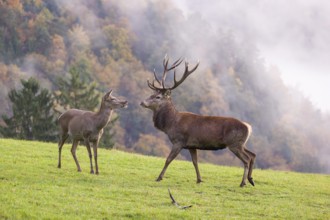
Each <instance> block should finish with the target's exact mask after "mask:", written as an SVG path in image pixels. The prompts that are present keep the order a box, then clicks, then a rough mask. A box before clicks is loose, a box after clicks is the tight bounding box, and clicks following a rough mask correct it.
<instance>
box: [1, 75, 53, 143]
mask: <svg viewBox="0 0 330 220" xmlns="http://www.w3.org/2000/svg"><path fill="white" fill-rule="evenodd" d="M21 83H22V86H23V88H22V89H21V90H16V89H13V90H11V91H10V92H9V94H8V96H9V99H10V101H11V102H12V109H13V116H12V117H9V116H7V115H3V116H2V118H3V120H4V122H5V123H6V126H3V127H0V132H1V133H2V135H3V136H4V137H10V138H17V139H28V140H41V141H54V140H56V132H55V129H56V126H55V119H54V115H53V111H52V108H53V98H52V96H51V93H50V92H49V91H48V90H47V89H41V88H40V85H39V83H38V81H37V80H36V79H34V78H29V79H28V80H21Z"/></svg>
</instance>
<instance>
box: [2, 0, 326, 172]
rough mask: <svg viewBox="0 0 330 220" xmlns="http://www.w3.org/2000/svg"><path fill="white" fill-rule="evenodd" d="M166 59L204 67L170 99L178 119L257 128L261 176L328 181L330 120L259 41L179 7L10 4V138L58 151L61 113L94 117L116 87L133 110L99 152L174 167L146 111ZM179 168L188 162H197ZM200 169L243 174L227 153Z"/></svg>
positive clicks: (14, 0) (209, 158) (205, 154)
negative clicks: (297, 175) (265, 172)
mask: <svg viewBox="0 0 330 220" xmlns="http://www.w3.org/2000/svg"><path fill="white" fill-rule="evenodd" d="M220 26H221V25H220ZM166 54H167V55H168V56H169V57H170V60H171V61H174V60H176V59H178V58H180V57H184V58H185V59H186V60H187V61H188V62H189V63H190V64H191V65H194V64H195V63H197V62H198V61H199V62H200V65H199V67H198V69H197V70H196V71H195V72H194V73H193V74H192V75H191V76H189V77H188V78H187V79H186V81H185V82H184V83H183V84H182V85H180V87H178V88H176V89H175V91H173V92H172V99H173V103H174V104H175V105H176V108H177V109H178V110H180V111H190V112H193V113H197V114H202V115H219V116H230V117H236V118H239V119H241V120H243V121H246V122H248V123H250V124H251V125H252V127H253V134H252V137H251V139H250V140H249V142H248V148H249V149H251V150H252V151H253V152H255V153H256V154H257V160H256V165H255V166H256V167H257V168H260V169H276V170H294V171H299V172H317V173H330V162H329V156H330V146H329V143H330V135H329V128H330V115H329V113H323V112H321V111H320V110H318V109H317V108H315V107H314V106H313V104H312V103H311V102H310V101H309V100H308V99H307V98H306V97H304V96H303V95H302V94H301V93H300V91H298V90H297V89H295V88H292V87H288V86H286V85H285V84H284V83H283V81H282V80H281V77H280V76H281V73H280V71H279V70H278V68H277V67H276V66H273V67H271V68H266V66H265V63H264V60H263V58H262V57H260V54H259V52H258V48H257V46H256V42H255V40H254V39H249V38H242V37H240V36H239V35H237V34H236V33H235V32H233V31H232V30H228V29H225V28H224V29H222V28H214V27H213V26H212V25H211V24H209V23H208V22H207V21H206V20H205V19H203V17H202V16H201V15H200V14H198V13H192V14H184V12H183V11H181V10H180V9H179V8H178V7H177V6H176V5H175V4H174V3H173V1H163V0H151V1H149V0H138V1H134V2H130V3H126V1H115V0H95V1H88V0H72V1H71V0H70V1H65V0H10V1H7V0H0V79H1V80H0V102H1V103H2V104H1V105H0V114H1V115H2V117H1V119H0V126H1V127H0V128H1V129H0V137H10V138H17V139H32V140H44V141H53V142H54V149H56V147H57V144H56V143H55V142H56V141H57V128H56V118H57V117H58V116H59V115H60V114H61V112H64V111H65V110H66V109H69V108H80V109H86V110H92V111H96V110H97V109H98V107H99V104H100V101H101V96H102V94H103V93H105V92H106V91H108V90H109V89H110V88H111V89H113V90H114V94H115V95H116V96H119V97H124V98H125V99H126V100H128V102H129V105H128V108H127V109H125V110H121V111H117V112H116V117H115V118H114V120H113V121H112V122H111V123H110V124H109V125H108V128H107V129H106V132H105V134H104V136H103V138H102V140H103V142H102V144H101V145H102V146H103V147H107V148H116V149H120V150H124V151H128V152H137V153H141V154H146V155H155V156H167V154H168V153H169V151H170V148H171V145H170V143H169V141H168V139H167V136H165V135H164V134H163V133H161V132H160V131H158V130H156V129H155V128H154V126H153V122H152V113H151V112H150V111H148V110H146V109H143V108H142V107H140V105H139V104H140V102H141V101H142V100H144V99H145V98H147V97H148V96H149V95H150V94H152V91H151V90H150V89H149V88H148V86H147V79H152V78H153V71H154V70H155V71H156V72H157V73H161V72H162V68H163V67H162V61H163V58H164V56H165V55H166ZM177 72H178V74H179V73H180V68H179V69H178V71H177ZM170 81H171V78H170V77H169V83H170ZM40 106H43V107H40ZM21 110H23V111H21ZM27 115H28V117H27ZM42 132H44V133H42ZM40 134H42V135H40ZM179 157H180V158H181V159H187V160H190V156H189V153H188V152H182V153H181V155H180V156H179ZM199 160H200V161H203V162H209V163H214V164H221V165H228V166H231V165H234V166H241V162H240V161H239V160H238V159H237V158H236V157H235V156H234V155H233V154H232V153H231V152H229V151H228V150H222V151H214V152H212V151H199Z"/></svg>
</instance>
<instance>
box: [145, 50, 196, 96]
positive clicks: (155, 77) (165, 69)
mask: <svg viewBox="0 0 330 220" xmlns="http://www.w3.org/2000/svg"><path fill="white" fill-rule="evenodd" d="M168 61H169V58H168V57H167V56H165V58H164V60H163V66H164V72H163V76H162V80H161V81H160V80H159V79H158V78H157V76H156V72H155V71H154V80H153V81H152V83H150V82H149V80H148V81H147V82H148V86H149V88H151V89H152V90H156V91H164V90H173V89H175V88H176V87H178V86H179V85H180V84H181V83H182V82H183V81H184V80H185V79H186V78H187V77H188V76H189V75H190V74H191V73H193V72H194V71H195V70H196V69H197V67H198V65H199V62H198V63H197V64H196V66H195V67H194V68H192V69H191V70H189V67H188V66H189V64H188V62H187V61H185V71H184V73H183V76H182V78H181V79H180V80H179V81H177V80H176V71H175V68H176V67H178V66H179V65H180V64H181V63H182V61H183V59H182V58H180V59H178V60H176V61H175V62H174V63H173V64H172V65H171V67H169V68H168ZM173 69H174V85H173V86H172V87H169V88H166V87H165V80H166V75H167V73H168V72H169V71H171V70H173ZM155 81H157V83H158V84H159V85H160V86H161V87H157V86H156V85H155Z"/></svg>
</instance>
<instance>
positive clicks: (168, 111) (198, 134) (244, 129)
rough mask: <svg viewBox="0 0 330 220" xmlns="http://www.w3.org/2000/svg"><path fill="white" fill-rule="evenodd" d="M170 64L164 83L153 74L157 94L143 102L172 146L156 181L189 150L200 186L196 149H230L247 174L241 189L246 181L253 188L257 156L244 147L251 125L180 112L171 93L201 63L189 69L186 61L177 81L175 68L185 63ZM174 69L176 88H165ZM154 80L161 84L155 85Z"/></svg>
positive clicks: (152, 86)
mask: <svg viewBox="0 0 330 220" xmlns="http://www.w3.org/2000/svg"><path fill="white" fill-rule="evenodd" d="M168 61H169V59H168V58H166V57H165V58H164V61H163V66H164V72H163V76H162V79H161V80H160V79H158V78H157V76H156V73H155V72H154V80H153V81H152V83H151V82H149V80H148V81H147V83H148V86H149V87H150V89H152V90H154V94H153V95H151V96H150V97H149V98H147V99H146V100H144V101H142V102H141V106H143V107H145V108H149V109H151V110H152V111H153V121H154V126H155V127H156V128H158V129H159V130H161V131H163V132H164V133H166V134H167V135H168V137H169V139H170V141H171V143H172V144H173V146H172V150H171V152H170V154H169V155H168V157H167V159H166V162H165V165H164V168H163V170H162V171H161V173H160V174H159V177H158V178H157V181H161V180H162V179H163V176H164V174H165V172H166V169H167V167H168V166H169V164H170V163H171V161H172V160H173V159H174V158H175V157H176V156H177V155H178V154H179V153H180V151H181V150H182V149H188V150H189V152H190V155H191V158H192V162H193V165H194V167H195V171H196V175H197V183H200V182H202V179H201V176H200V173H199V169H198V164H197V150H219V149H224V148H226V147H228V148H229V150H230V151H231V152H233V153H234V154H235V155H236V156H237V157H238V158H239V159H240V160H241V161H242V162H243V164H244V174H243V179H242V182H241V184H240V186H241V187H243V186H244V185H246V183H245V181H246V179H248V181H249V182H250V183H251V184H252V185H253V186H254V182H253V179H252V169H253V164H254V161H255V158H256V155H255V154H254V153H252V152H251V151H249V150H248V149H246V147H245V145H246V142H247V140H248V138H249V136H250V134H251V126H250V125H249V124H248V123H246V122H242V121H240V120H238V119H235V118H227V117H216V116H202V115H197V114H193V113H190V112H179V111H177V110H176V109H175V106H174V105H173V103H172V100H171V91H172V90H173V89H175V88H176V87H178V86H179V85H180V84H181V83H182V82H183V81H184V80H185V79H186V78H187V77H188V76H189V75H190V74H191V73H193V72H194V71H195V70H196V69H197V67H198V65H199V63H197V64H196V66H195V67H194V68H192V69H191V70H189V67H188V62H185V69H184V73H183V75H182V78H181V79H180V80H179V81H177V80H176V72H175V68H176V67H178V66H179V65H180V64H181V63H182V61H183V60H182V59H179V60H177V61H175V62H174V63H173V64H172V65H171V66H170V67H168ZM171 70H174V85H173V86H172V87H166V86H165V79H166V74H167V73H168V72H169V71H171ZM155 81H156V82H157V83H158V85H155Z"/></svg>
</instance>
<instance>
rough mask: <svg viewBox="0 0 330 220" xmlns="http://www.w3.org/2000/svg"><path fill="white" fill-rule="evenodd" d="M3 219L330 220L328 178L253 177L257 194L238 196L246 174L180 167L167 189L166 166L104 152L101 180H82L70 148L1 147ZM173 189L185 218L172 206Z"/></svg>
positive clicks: (82, 152) (85, 163)
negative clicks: (158, 179) (198, 174)
mask: <svg viewBox="0 0 330 220" xmlns="http://www.w3.org/2000/svg"><path fill="white" fill-rule="evenodd" d="M0 154H1V156H0V203H1V205H0V219H129V218H131V219H330V211H329V207H330V176H329V175H317V174H302V173H294V172H279V171H271V170H259V169H255V170H254V175H253V176H254V180H255V183H256V186H255V187H253V186H251V185H247V186H246V187H245V188H240V187H239V184H240V181H241V177H242V174H243V168H242V167H223V166H215V165H210V164H200V171H201V174H202V178H203V180H204V182H203V183H201V184H196V183H195V180H196V176H195V170H194V168H193V165H192V163H191V162H185V161H178V160H175V161H174V162H172V164H171V165H170V166H169V168H168V170H167V172H166V174H165V176H164V179H163V181H161V182H156V181H155V179H156V177H157V176H158V174H159V172H160V171H161V169H162V167H163V164H164V161H165V159H164V158H155V157H148V156H142V155H136V154H130V153H125V152H121V151H117V150H111V151H110V150H104V149H100V150H99V171H100V175H98V176H96V175H91V174H89V159H88V156H87V150H86V149H85V147H83V146H80V147H79V148H78V152H77V154H78V160H79V162H80V165H81V168H82V172H81V173H78V172H77V171H76V166H75V163H74V161H73V158H72V156H71V153H70V146H69V145H65V146H64V148H63V152H62V169H58V168H57V157H58V150H57V144H54V143H42V142H32V141H17V140H9V139H0ZM167 188H170V189H171V192H172V194H173V196H174V197H175V199H176V200H177V202H178V203H180V204H182V205H193V206H192V208H190V209H187V210H181V209H178V208H177V207H176V206H174V205H172V204H171V200H170V198H169V195H168V192H167Z"/></svg>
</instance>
